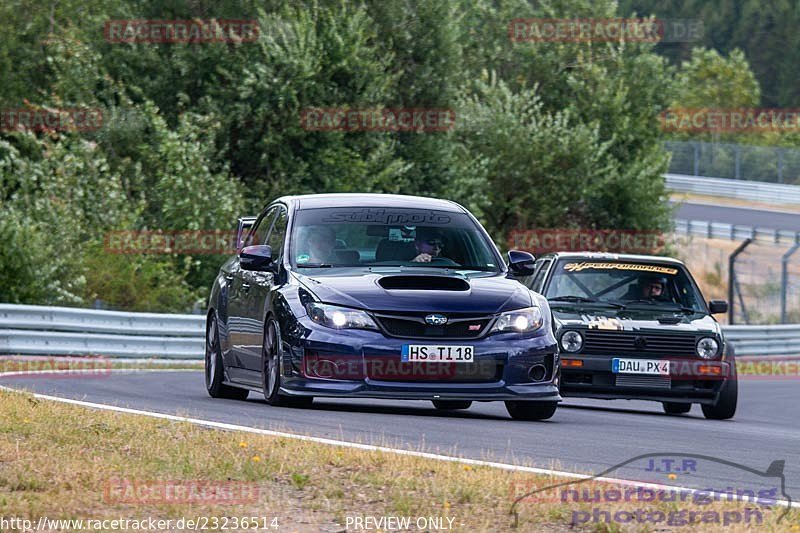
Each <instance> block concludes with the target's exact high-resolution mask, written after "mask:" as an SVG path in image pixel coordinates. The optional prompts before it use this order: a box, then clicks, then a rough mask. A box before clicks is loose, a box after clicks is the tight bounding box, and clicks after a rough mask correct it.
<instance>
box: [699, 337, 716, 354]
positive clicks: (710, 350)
mask: <svg viewBox="0 0 800 533" xmlns="http://www.w3.org/2000/svg"><path fill="white" fill-rule="evenodd" d="M718 350H719V344H718V343H717V341H716V340H714V339H713V338H711V337H703V338H702V339H700V340H699V341H697V355H699V356H700V357H702V358H703V359H713V358H714V357H716V355H717V351H718Z"/></svg>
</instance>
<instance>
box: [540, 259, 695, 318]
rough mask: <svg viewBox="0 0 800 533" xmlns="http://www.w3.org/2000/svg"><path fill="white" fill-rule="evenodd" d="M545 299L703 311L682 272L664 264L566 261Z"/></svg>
mask: <svg viewBox="0 0 800 533" xmlns="http://www.w3.org/2000/svg"><path fill="white" fill-rule="evenodd" d="M546 296H547V297H548V298H559V297H561V298H563V297H580V298H591V299H593V300H601V301H612V302H618V303H622V304H625V305H634V304H637V303H649V304H664V305H672V306H674V305H680V306H684V307H690V308H692V309H695V310H696V311H698V312H703V311H705V308H704V304H703V300H702V297H701V295H700V294H699V291H698V290H697V288H696V286H695V285H694V284H693V282H692V280H691V278H690V277H689V275H688V274H687V273H686V272H685V270H684V269H682V268H680V266H679V265H675V264H666V263H664V264H660V263H637V262H635V261H582V260H580V259H568V260H567V259H565V260H562V261H560V262H559V263H558V265H557V266H556V267H555V270H554V272H553V275H552V276H551V282H550V284H549V285H548V287H547V294H546Z"/></svg>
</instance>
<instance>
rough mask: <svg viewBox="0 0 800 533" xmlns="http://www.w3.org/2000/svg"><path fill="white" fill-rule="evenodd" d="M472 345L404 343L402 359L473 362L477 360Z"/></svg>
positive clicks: (430, 361) (432, 361)
mask: <svg viewBox="0 0 800 533" xmlns="http://www.w3.org/2000/svg"><path fill="white" fill-rule="evenodd" d="M474 355H475V349H474V348H473V347H472V346H439V345H431V344H404V345H403V348H402V351H401V352H400V360H401V361H408V362H415V361H424V362H427V363H472V362H473V361H474V360H475V357H474Z"/></svg>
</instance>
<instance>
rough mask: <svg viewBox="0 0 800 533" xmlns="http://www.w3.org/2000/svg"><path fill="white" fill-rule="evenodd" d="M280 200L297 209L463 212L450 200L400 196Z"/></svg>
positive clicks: (307, 196) (318, 196)
mask: <svg viewBox="0 0 800 533" xmlns="http://www.w3.org/2000/svg"><path fill="white" fill-rule="evenodd" d="M281 200H283V201H284V202H291V203H294V204H295V205H297V207H298V208H299V209H317V208H321V207H406V208H412V209H438V210H444V211H463V208H462V207H461V206H459V205H458V204H457V203H455V202H451V201H450V200H442V199H440V198H426V197H424V196H406V195H402V194H367V193H331V194H305V195H301V196H284V197H283V198H281Z"/></svg>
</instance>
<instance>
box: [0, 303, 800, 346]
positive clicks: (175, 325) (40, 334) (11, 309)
mask: <svg viewBox="0 0 800 533" xmlns="http://www.w3.org/2000/svg"><path fill="white" fill-rule="evenodd" d="M204 324H205V317H203V316H202V315H172V314H156V313H125V312H119V311H97V310H93V309H74V308H69V307H45V306H35V305H13V304H0V353H3V354H20V355H79V354H80V355H89V354H93V355H104V356H111V357H159V358H167V359H200V358H202V356H203V350H204V345H203V343H204V327H205V325H204ZM723 330H724V331H725V336H726V338H727V339H728V340H729V341H731V342H732V343H733V345H734V348H735V349H736V353H737V355H793V354H800V324H796V325H776V326H723Z"/></svg>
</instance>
